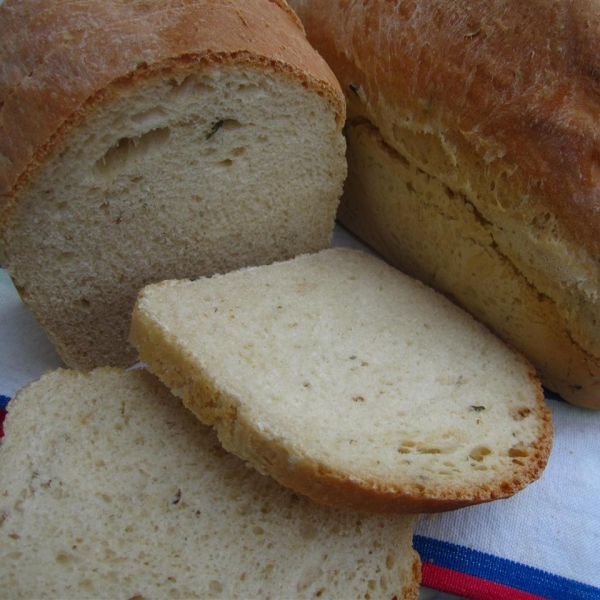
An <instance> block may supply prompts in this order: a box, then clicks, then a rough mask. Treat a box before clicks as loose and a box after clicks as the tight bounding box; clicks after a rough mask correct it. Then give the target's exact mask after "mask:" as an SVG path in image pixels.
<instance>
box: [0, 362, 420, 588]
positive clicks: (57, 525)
mask: <svg viewBox="0 0 600 600" xmlns="http://www.w3.org/2000/svg"><path fill="white" fill-rule="evenodd" d="M0 489H1V490H2V495H1V496H0V514H1V515H2V520H1V522H0V523H1V524H0V536H1V537H0V539H1V543H0V589H2V594H3V598H62V599H64V600H68V599H77V600H82V599H84V598H94V599H96V598H211V599H213V598H214V599H216V598H225V599H231V598H255V599H261V598H264V599H267V598H281V599H284V598H299V599H300V598H307V599H308V598H322V599H328V598H332V599H333V598H371V599H375V598H381V599H386V600H390V599H391V598H393V597H397V598H398V599H399V600H400V599H406V600H412V599H414V598H416V597H417V592H418V583H419V572H420V568H419V567H420V562H419V558H418V556H417V554H416V553H415V552H414V551H413V549H412V532H413V527H414V522H415V519H414V517H412V516H397V517H395V518H387V517H386V518H383V517H381V516H379V515H365V514H358V513H354V512H347V511H344V512H341V511H337V510H335V509H331V508H328V507H322V506H319V505H317V504H315V503H313V502H311V501H310V500H309V499H307V498H304V497H302V496H301V495H298V494H296V493H294V492H292V491H291V490H288V489H286V488H284V487H282V486H280V485H279V484H277V483H276V482H274V481H273V480H272V479H270V478H268V477H264V476H262V475H260V474H259V473H257V472H256V471H255V470H254V469H252V468H250V467H248V466H247V465H246V464H245V463H244V462H243V461H241V460H239V459H238V458H237V457H235V456H233V455H231V454H228V453H226V452H225V451H224V450H223V449H222V448H221V446H220V444H219V443H218V441H217V439H216V437H215V435H214V433H213V432H212V431H211V430H210V428H208V427H205V426H203V425H202V424H201V423H199V422H198V420H197V419H195V418H194V416H193V415H192V414H191V413H190V412H189V411H188V410H186V409H185V408H184V407H183V406H182V405H181V403H180V402H179V401H178V400H177V399H176V398H173V397H172V395H171V394H170V392H169V391H168V390H167V389H166V388H165V387H164V386H163V385H162V384H161V383H160V382H159V381H158V380H156V378H154V377H153V376H152V375H150V374H149V373H147V372H146V371H143V370H137V371H128V372H120V371H117V370H116V369H101V370H96V371H94V372H92V373H91V374H83V373H78V372H74V371H66V370H61V371H55V372H52V373H49V374H46V375H44V377H42V379H41V380H39V381H37V382H35V383H33V384H31V385H29V386H28V387H26V388H25V389H23V390H22V391H21V392H19V394H18V395H17V397H16V398H15V399H13V400H12V401H11V403H10V404H9V413H8V418H7V421H6V436H5V438H4V439H3V442H2V446H1V447H0Z"/></svg>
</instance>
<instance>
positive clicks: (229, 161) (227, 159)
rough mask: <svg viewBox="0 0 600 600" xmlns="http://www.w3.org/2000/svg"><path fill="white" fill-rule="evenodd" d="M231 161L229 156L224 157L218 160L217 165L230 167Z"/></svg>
mask: <svg viewBox="0 0 600 600" xmlns="http://www.w3.org/2000/svg"><path fill="white" fill-rule="evenodd" d="M232 164H233V161H232V160H231V159H230V158H226V159H225V160H222V161H219V162H218V163H217V166H219V167H231V165H232Z"/></svg>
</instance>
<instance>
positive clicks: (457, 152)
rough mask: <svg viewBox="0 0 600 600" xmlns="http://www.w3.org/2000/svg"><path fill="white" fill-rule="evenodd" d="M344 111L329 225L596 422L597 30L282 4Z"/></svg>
mask: <svg viewBox="0 0 600 600" xmlns="http://www.w3.org/2000/svg"><path fill="white" fill-rule="evenodd" d="M290 4H291V5H292V6H293V7H294V8H296V10H297V11H298V14H299V15H300V17H301V18H302V20H303V23H304V25H305V28H306V31H307V35H308V38H309V40H310V41H311V42H312V43H313V44H314V46H315V47H316V48H317V50H319V52H320V53H321V54H322V55H323V56H324V57H325V59H326V60H327V61H328V62H329V65H330V66H331V67H332V69H333V71H334V73H335V74H336V75H337V77H338V79H339V81H340V84H341V85H342V88H343V89H344V91H345V93H346V100H347V103H348V126H347V131H348V161H349V167H348V168H349V178H348V182H347V185H346V187H345V196H344V198H343V200H342V206H341V209H340V215H339V216H340V219H341V220H342V222H343V223H344V224H345V225H347V226H348V227H349V228H350V229H351V230H352V231H353V232H354V233H356V234H357V235H359V236H360V237H361V238H363V239H364V240H365V241H367V242H368V243H369V244H371V245H372V246H373V247H374V248H376V249H377V250H378V251H379V252H380V253H382V254H383V255H384V256H385V257H386V258H387V259H388V260H389V261H390V262H392V263H393V264H395V265H396V266H398V267H399V268H401V269H402V270H403V271H405V272H408V273H410V274H412V275H413V276H416V277H418V278H420V279H422V280H424V281H425V282H426V283H429V284H431V285H433V286H434V287H436V288H438V289H440V290H442V291H443V292H444V293H446V294H448V295H451V296H452V297H453V298H454V299H455V300H456V301H457V302H458V303H460V304H461V305H462V306H463V307H464V308H466V309H467V310H469V311H470V312H471V313H473V314H474V315H475V316H476V317H477V318H478V319H479V320H482V321H484V322H485V323H486V324H487V325H488V326H489V327H490V328H492V329H493V330H494V331H495V332H496V333H498V334H499V335H500V336H501V337H502V338H503V339H505V340H506V341H508V342H509V343H510V344H511V345H512V346H514V347H516V348H517V349H519V350H520V351H521V352H523V353H524V354H525V355H526V356H527V357H528V358H529V359H530V360H531V361H532V362H533V363H534V365H535V366H536V368H537V369H538V372H539V374H540V376H541V378H542V381H543V383H544V384H545V385H546V386H547V387H549V388H551V389H553V390H554V391H557V392H559V393H560V394H561V395H562V396H563V397H564V398H565V399H566V400H568V401H570V402H572V403H574V404H579V405H581V406H587V407H590V408H596V409H600V319H598V302H599V301H600V209H599V207H600V178H599V176H598V174H599V173H600V154H599V152H598V148H599V147H600V129H599V128H598V125H597V124H598V119H599V118H600V100H599V96H598V89H599V81H600V79H599V75H600V70H599V69H598V56H599V55H600V12H599V11H598V4H597V3H595V2H587V0H574V1H566V0H559V1H557V2H546V1H545V0H530V1H529V2H521V1H519V0H492V1H489V0H457V1H453V2H444V1H439V0H423V1H421V2H418V3H413V2H386V1H384V0H373V1H372V2H369V3H364V2H355V1H351V2H347V1H342V0H331V1H330V2H321V1H320V0H291V2H290Z"/></svg>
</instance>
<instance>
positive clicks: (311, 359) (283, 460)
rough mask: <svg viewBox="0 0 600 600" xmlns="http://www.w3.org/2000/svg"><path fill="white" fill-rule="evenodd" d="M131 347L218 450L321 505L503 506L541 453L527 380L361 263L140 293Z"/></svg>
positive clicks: (517, 364)
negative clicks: (209, 428)
mask: <svg viewBox="0 0 600 600" xmlns="http://www.w3.org/2000/svg"><path fill="white" fill-rule="evenodd" d="M131 341H132V343H133V344H134V345H135V346H136V347H137V348H138V349H139V352H140V358H141V360H143V361H144V362H145V363H147V365H148V368H149V369H150V370H151V371H152V372H154V373H156V374H157V375H158V376H159V377H160V378H161V379H162V380H163V381H164V382H165V383H166V384H167V385H168V386H169V387H170V388H171V389H172V390H173V391H174V392H175V394H176V395H178V396H180V397H182V398H183V400H184V403H185V404H186V405H187V406H188V407H189V408H190V409H191V410H192V411H193V412H194V413H195V414H196V415H197V416H198V417H199V419H200V420H202V421H203V422H205V423H208V424H211V425H213V426H214V427H215V428H216V430H217V434H218V436H219V438H220V440H221V441H222V443H223V445H224V447H225V448H227V449H228V450H230V451H232V452H234V453H236V454H238V455H239V456H241V457H242V458H244V459H245V460H248V461H249V462H250V463H251V464H253V465H254V466H255V467H256V468H257V469H258V470H260V471H261V472H263V473H267V474H269V475H271V476H273V477H274V478H275V479H277V480H278V481H280V482H281V483H283V484H284V485H286V486H289V487H291V488H293V489H295V490H297V491H299V492H302V493H303V494H306V495H308V496H310V497H312V498H314V499H315V500H317V501H319V502H323V503H326V504H331V505H333V506H337V507H345V508H354V509H366V510H372V511H381V512H428V511H443V510H450V509H455V508H459V507H462V506H466V505H469V504H475V503H478V502H486V501H490V500H494V499H496V498H503V497H507V496H510V495H511V494H514V493H515V492H517V491H518V490H520V489H522V488H523V487H525V486H526V485H527V484H529V483H530V482H531V481H533V480H534V479H536V478H537V477H539V475H540V474H541V472H542V470H543V468H544V466H545V464H546V461H547V458H548V454H549V451H550V446H551V442H552V426H551V419H550V413H549V410H548V409H547V407H546V406H545V404H544V402H543V397H542V392H541V388H540V385H539V382H538V381H537V380H536V379H535V378H534V376H533V369H532V367H531V366H530V365H529V364H528V363H527V362H525V361H524V359H522V358H521V357H520V356H519V355H517V354H515V353H514V352H513V351H512V350H510V349H509V348H508V347H507V346H505V345H504V344H503V343H502V342H500V341H499V340H498V339H497V338H496V337H494V336H493V335H492V334H491V333H490V332H489V331H488V330H487V329H485V328H484V327H482V326H481V325H480V324H478V323H477V322H476V321H474V320H473V319H472V318H471V317H470V316H469V315H467V314H466V313H464V312H463V311H462V310H460V309H459V308H457V307H456V306H454V305H453V304H452V303H451V302H449V301H448V300H446V299H445V298H444V297H442V296H441V295H439V294H437V293H436V292H434V291H433V290H431V289H430V288H427V287H425V286H424V285H422V284H420V283H418V282H417V281H415V280H412V279H410V278H409V277H407V276H405V275H403V274H401V273H400V272H398V271H396V270H395V269H393V268H392V267H390V266H388V265H387V264H385V263H384V262H383V261H380V260H378V259H376V258H374V257H371V256H369V255H366V254H363V253H361V252H358V251H353V250H346V249H343V250H342V249H340V250H325V251H323V252H320V253H318V254H315V255H312V256H303V257H300V258H297V259H295V260H292V261H288V262H284V263H278V264H275V265H271V266H267V267H258V268H251V269H244V270H241V271H238V272H235V273H230V274H227V275H223V276H215V277H212V278H206V279H201V280H198V281H196V282H190V281H171V282H163V283H161V284H157V285H152V286H149V287H148V288H146V289H145V290H143V291H142V292H141V294H140V296H139V299H138V302H137V305H136V309H135V311H134V315H133V321H132V332H131Z"/></svg>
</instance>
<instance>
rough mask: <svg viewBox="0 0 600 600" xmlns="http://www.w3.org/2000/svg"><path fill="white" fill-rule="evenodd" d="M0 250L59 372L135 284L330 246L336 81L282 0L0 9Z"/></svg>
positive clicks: (127, 350)
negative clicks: (47, 340) (60, 361)
mask: <svg viewBox="0 0 600 600" xmlns="http://www.w3.org/2000/svg"><path fill="white" fill-rule="evenodd" d="M0 31H2V52H3V54H2V67H3V68H2V69H1V70H0V123H1V124H2V125H1V126H0V254H2V256H0V262H1V264H2V265H3V266H4V267H5V268H6V269H7V271H8V273H9V274H10V275H11V277H12V278H13V280H14V283H15V285H16V287H17V289H18V290H19V292H20V294H21V296H22V298H23V300H24V301H25V303H26V304H27V306H28V307H29V308H30V309H31V311H32V313H33V315H34V316H35V318H36V319H37V320H38V322H39V323H40V324H41V325H42V326H43V327H44V329H45V330H46V331H47V333H48V335H49V336H50V338H51V339H52V341H53V342H54V344H55V346H56V348H57V350H58V352H59V354H60V355H61V357H62V358H63V360H64V361H65V363H66V364H67V366H70V367H76V368H81V369H89V368H92V367H95V366H101V365H107V364H109V365H120V366H128V365H131V364H133V363H134V362H135V356H136V353H135V351H134V349H133V348H131V346H129V344H128V343H127V335H128V333H129V324H130V317H131V311H132V309H133V305H134V303H135V298H136V295H137V293H138V291H139V290H140V289H141V288H142V287H143V286H144V285H146V284H148V283H150V282H155V281H162V280H163V279H170V278H182V277H189V278H197V277H200V276H201V275H209V274H213V273H215V272H220V273H221V272H224V271H228V270H231V269H236V268H240V267H242V266H247V265H250V264H263V263H265V264H266V263H271V262H273V261H274V260H282V259H285V258H290V257H292V256H295V255H297V254H301V253H306V252H314V251H317V250H320V249H322V248H326V247H327V246H328V245H329V239H330V236H331V232H332V230H333V225H334V216H335V211H336V208H337V204H338V200H339V196H340V195H341V190H342V182H343V180H344V177H345V174H346V162H345V157H344V149H345V142H344V138H343V136H342V132H341V130H342V126H343V123H344V116H345V112H344V100H343V94H342V92H341V90H340V88H339V85H338V84H337V81H336V80H335V78H334V76H333V74H332V73H331V71H330V70H329V68H328V67H327V65H326V64H325V62H324V61H323V59H322V58H321V57H320V56H319V55H318V54H317V53H316V52H315V51H314V50H313V49H312V48H311V46H310V45H309V44H308V42H307V41H306V38H305V36H304V31H303V29H302V26H301V25H300V23H299V21H298V18H297V17H296V16H295V14H294V13H293V12H292V11H291V10H290V9H289V8H288V7H287V5H286V4H285V2H283V0H278V1H269V0H222V1H219V2H211V1H209V0H183V1H181V2H174V3H172V2H167V3H165V2H161V1H158V0H148V1H144V2H109V3H106V2H104V0H91V1H88V2H83V3H82V2H71V3H48V2H46V3H44V6H43V7H40V6H39V3H37V2H34V1H33V0H29V1H28V0H7V1H6V2H5V3H4V4H3V5H2V6H0Z"/></svg>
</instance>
